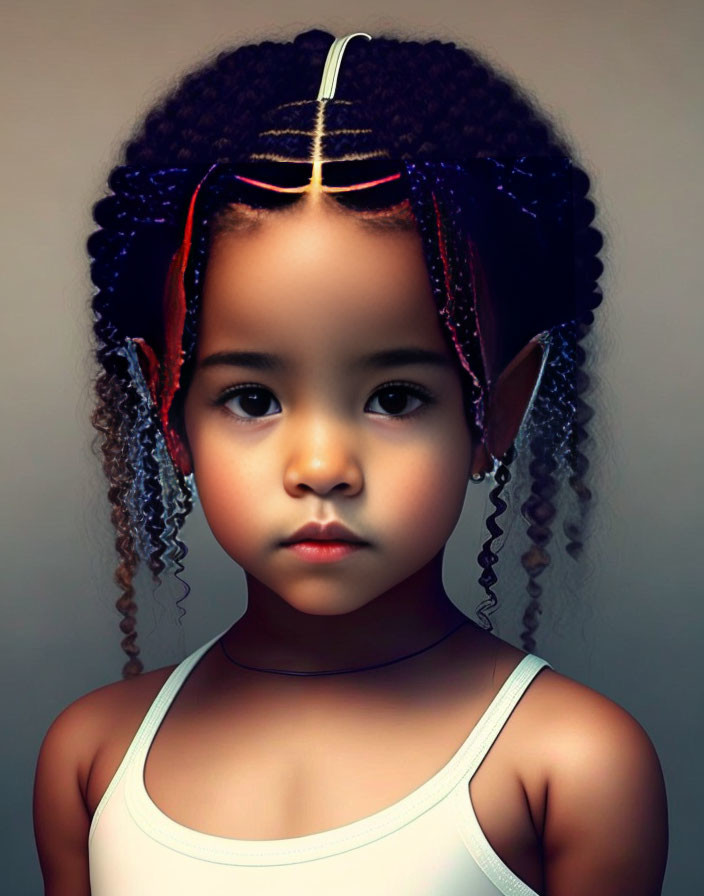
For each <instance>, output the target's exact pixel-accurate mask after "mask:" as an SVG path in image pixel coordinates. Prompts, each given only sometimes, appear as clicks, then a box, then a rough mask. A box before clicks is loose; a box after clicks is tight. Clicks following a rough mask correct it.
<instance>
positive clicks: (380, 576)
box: [185, 200, 472, 615]
mask: <svg viewBox="0 0 704 896" xmlns="http://www.w3.org/2000/svg"><path fill="white" fill-rule="evenodd" d="M185 429H186V435H187V439H188V448H189V451H190V453H191V458H192V462H193V470H194V475H195V479H196V485H197V488H198V493H199V497H200V502H201V504H202V507H203V511H204V513H205V516H206V519H207V520H208V523H209V525H210V527H211V529H212V531H213V534H214V535H215V538H216V539H217V540H218V542H219V543H220V544H221V545H222V547H223V548H224V549H225V551H227V553H228V554H229V555H230V556H231V557H232V558H233V559H234V560H235V561H237V563H239V564H240V565H241V566H242V567H243V568H244V570H245V571H246V572H247V574H248V579H249V581H250V600H251V598H252V584H253V583H254V586H255V587H260V586H264V587H265V588H267V589H270V590H271V591H273V592H274V593H275V594H276V595H278V596H279V597H280V598H282V599H283V600H284V601H286V602H287V603H288V604H289V605H291V606H292V607H294V608H296V609H297V610H299V611H302V612H304V613H309V614H315V615H339V614H344V613H349V612H351V611H353V610H356V609H358V608H360V607H362V606H364V605H366V604H368V603H369V602H370V601H372V600H374V599H375V598H376V597H378V596H379V595H381V594H383V593H384V592H385V591H387V590H388V589H390V588H392V587H394V586H396V585H398V584H399V583H402V582H403V581H404V580H405V579H406V578H408V577H409V576H411V575H413V574H414V573H416V572H417V571H419V570H421V569H422V568H423V567H424V566H425V565H426V564H428V563H429V562H430V561H431V560H433V558H436V556H437V555H438V553H439V552H441V551H442V549H443V547H444V545H445V542H446V541H447V539H448V537H449V536H450V534H451V533H452V530H453V529H454V527H455V525H456V523H457V520H458V518H459V515H460V512H461V509H462V505H463V500H464V496H465V490H466V487H467V481H468V477H469V475H470V472H471V468H470V467H471V455H472V445H471V439H470V432H469V429H468V426H467V423H466V421H465V418H464V413H463V407H462V390H461V384H460V377H459V372H458V366H457V361H456V359H455V358H454V356H453V354H452V353H451V351H450V350H449V349H448V347H447V346H446V344H445V341H444V339H443V336H442V331H441V328H440V322H439V320H438V318H437V315H436V311H435V306H434V302H433V298H432V292H431V288H430V285H429V282H428V278H427V273H426V268H425V263H424V259H423V253H422V248H421V242H420V238H419V237H418V235H417V234H416V233H415V232H413V231H409V230H403V229H389V228H387V229H381V228H379V227H377V228H374V227H372V226H370V225H369V224H364V223H363V222H362V221H361V220H360V219H359V218H358V217H357V216H355V215H354V214H351V213H349V212H344V211H342V210H340V209H338V208H337V206H335V205H334V204H333V203H332V202H329V201H328V200H321V201H317V202H316V201H305V202H301V203H299V204H297V205H296V206H294V207H293V208H291V209H288V210H286V211H281V212H275V213H268V214H266V215H264V216H263V219H262V221H261V223H259V224H258V225H256V226H254V227H253V228H251V229H248V230H244V231H243V232H230V233H220V234H219V235H218V236H217V237H216V238H215V240H214V244H213V247H212V251H211V256H210V259H209V263H208V268H207V274H206V279H205V283H204V290H203V306H202V313H201V318H200V330H199V337H198V346H197V365H196V369H195V373H194V376H193V379H192V381H191V384H190V388H189V391H188V395H187V398H186V403H185ZM333 520H334V521H338V522H341V523H342V524H343V525H344V526H346V527H347V528H348V529H350V530H352V532H353V533H355V534H356V535H357V536H358V537H359V538H360V539H362V540H363V541H364V542H365V543H366V544H365V545H364V546H362V547H359V548H357V549H355V550H354V551H352V552H351V553H348V554H347V555H346V556H343V557H342V558H341V559H327V560H325V561H324V562H311V561H310V560H309V559H306V558H305V557H304V556H302V555H301V553H300V552H298V551H297V550H295V549H292V548H291V547H289V546H285V545H283V544H282V543H283V542H284V541H286V540H287V539H290V538H291V536H292V535H293V534H294V533H295V532H296V530H297V529H299V528H300V527H301V526H303V525H304V524H306V523H309V522H320V523H326V522H330V521H333Z"/></svg>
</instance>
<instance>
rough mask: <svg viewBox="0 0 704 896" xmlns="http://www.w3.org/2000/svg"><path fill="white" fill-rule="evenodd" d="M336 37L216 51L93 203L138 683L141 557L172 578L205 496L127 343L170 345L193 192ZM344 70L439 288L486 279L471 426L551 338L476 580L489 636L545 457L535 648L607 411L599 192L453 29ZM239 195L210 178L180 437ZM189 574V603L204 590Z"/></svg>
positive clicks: (192, 272)
mask: <svg viewBox="0 0 704 896" xmlns="http://www.w3.org/2000/svg"><path fill="white" fill-rule="evenodd" d="M332 39H333V38H332V36H331V35H329V34H326V33H324V32H322V31H317V30H314V31H308V32H306V33H303V34H300V35H298V36H297V37H296V38H295V39H294V40H293V41H291V42H288V43H274V42H271V41H265V42H263V43H260V44H256V45H246V46H241V47H238V48H236V49H234V50H228V51H225V52H221V53H219V54H218V55H217V56H216V57H215V58H214V59H212V60H211V61H209V62H207V63H206V64H204V65H203V66H202V67H201V68H199V69H198V70H196V71H193V72H192V73H190V74H188V75H187V76H185V77H184V78H183V79H182V80H181V81H180V82H179V83H178V84H177V85H176V86H175V87H174V88H173V89H172V90H171V91H170V92H169V93H168V94H167V95H166V96H165V97H164V98H163V99H162V100H161V101H160V102H159V103H158V104H157V105H156V106H155V107H154V108H153V109H152V110H151V111H150V112H149V113H148V114H147V116H146V118H145V119H144V121H143V122H142V123H141V124H140V125H139V128H138V130H137V132H136V133H135V134H134V135H133V136H132V138H131V139H130V140H129V141H128V142H127V143H126V145H125V147H124V150H123V164H120V165H118V166H117V167H115V168H114V169H113V171H112V172H111V174H110V176H109V178H108V186H109V189H110V192H109V195H107V196H106V197H105V198H103V199H101V200H100V201H98V202H97V203H96V204H95V206H94V212H93V213H94V219H95V221H96V223H97V224H98V225H99V228H100V229H99V230H98V231H96V232H95V233H93V234H92V235H91V237H90V238H89V240H88V252H89V255H90V257H91V259H92V263H91V275H92V280H93V283H94V284H95V286H96V291H95V294H94V296H93V298H92V308H93V313H94V321H95V322H94V333H95V340H96V347H95V356H96V359H97V362H98V365H99V373H98V376H97V379H96V383H95V388H96V394H97V406H96V409H95V411H94V413H93V416H92V422H93V425H94V427H95V428H96V430H98V433H99V437H100V440H101V451H102V457H103V469H104V471H105V474H106V476H107V478H108V482H109V491H108V497H109V500H110V502H111V504H112V507H113V510H112V521H113V523H114V525H115V528H116V531H117V538H116V548H117V551H118V554H119V556H120V563H119V565H118V567H117V570H116V573H115V581H116V582H117V584H118V586H119V587H120V589H121V594H120V597H119V599H118V600H117V608H118V610H119V612H120V613H121V615H122V617H123V618H122V620H121V622H120V628H121V630H122V632H123V634H124V638H123V640H122V648H123V650H124V651H125V653H126V654H127V655H128V657H129V661H128V662H127V663H126V665H125V666H124V668H123V676H124V677H126V678H127V677H132V676H134V675H138V674H139V673H140V672H141V671H142V668H143V666H142V663H141V662H140V660H139V659H138V656H137V655H138V653H139V648H138V646H137V645H136V643H135V641H136V627H135V618H136V609H137V607H136V603H135V601H134V588H133V584H132V582H133V578H134V575H135V573H136V570H137V567H138V565H139V561H140V560H143V561H144V562H145V563H146V564H147V566H148V568H149V570H150V571H151V574H152V577H153V579H154V581H155V583H156V584H157V585H158V584H160V583H161V574H162V573H163V572H164V571H165V570H174V571H175V575H176V577H177V578H179V573H181V572H183V569H184V567H183V563H182V561H183V559H184V557H185V555H186V553H187V547H186V545H185V544H184V543H183V542H182V541H181V540H180V539H179V532H180V530H181V528H182V526H183V524H184V522H185V520H186V517H187V516H188V514H189V513H190V511H191V509H192V507H193V494H192V483H191V482H189V478H188V477H187V476H186V475H184V473H183V472H182V471H181V470H180V469H178V468H177V466H176V465H174V463H173V462H172V459H171V457H170V456H169V452H168V449H167V445H166V443H165V440H164V431H163V428H162V426H161V422H160V419H159V416H158V413H157V409H156V407H155V405H154V402H153V401H150V396H149V394H148V392H147V390H146V388H145V381H144V378H143V376H142V374H143V369H140V367H139V362H138V361H137V356H136V353H134V352H131V351H130V350H127V349H126V348H125V346H126V340H130V339H133V338H134V339H140V340H144V342H145V343H147V344H148V345H149V346H152V347H153V348H154V349H155V351H156V354H157V355H160V354H163V352H164V351H165V335H164V315H163V309H162V305H161V303H160V299H161V297H162V294H163V292H164V283H165V280H166V276H167V271H168V270H169V263H170V261H171V259H172V256H173V255H174V252H175V251H176V250H177V248H178V247H179V245H180V243H181V240H182V238H183V228H184V220H185V218H186V214H187V212H188V209H189V203H190V202H191V199H192V196H193V193H194V189H195V188H196V186H197V185H198V184H199V183H201V182H202V181H203V178H204V175H206V173H207V172H209V171H210V170H212V166H213V165H215V164H216V163H217V164H229V163H234V162H238V161H241V160H243V159H247V158H248V157H249V153H250V151H251V147H252V146H253V145H254V144H255V142H256V141H257V139H258V138H259V139H260V140H261V138H260V135H261V132H262V131H264V130H265V129H266V127H267V122H268V120H269V117H270V113H271V110H273V109H275V108H277V107H280V106H282V104H285V103H294V102H296V101H300V100H305V99H311V98H313V97H314V96H315V94H316V91H317V88H318V85H319V83H320V77H321V72H322V68H323V64H324V61H325V58H326V55H327V52H328V49H329V47H330V44H331V42H332ZM343 72H344V77H343V78H342V79H341V83H340V86H339V88H338V92H337V95H336V96H337V97H340V98H342V101H343V102H347V101H352V102H354V101H359V103H361V104H362V106H363V109H364V114H365V116H366V118H367V120H368V121H369V122H370V124H371V126H372V129H373V131H374V135H375V139H376V140H377V142H378V144H379V145H382V146H384V147H386V148H387V149H388V154H389V157H390V158H393V159H397V160H400V161H403V163H404V164H405V166H406V167H405V170H406V172H407V174H408V177H409V181H410V183H411V185H412V187H413V189H416V188H417V196H416V198H415V199H414V200H413V202H412V206H413V220H414V222H415V225H417V227H418V230H419V232H420V233H421V236H422V237H423V240H424V245H425V249H426V260H427V262H428V268H429V273H430V276H431V281H433V283H435V282H436V281H438V282H439V281H440V279H442V278H443V277H444V278H445V280H446V281H448V282H449V284H450V287H449V289H450V292H454V291H456V292H457V294H458V295H459V294H461V293H462V291H463V290H464V291H465V292H468V291H471V289H473V288H474V286H476V284H477V283H478V282H479V281H480V280H484V281H485V282H486V285H487V289H488V295H489V296H490V300H487V301H491V302H492V303H493V304H492V306H491V310H492V314H493V318H492V319H493V320H494V324H493V326H494V334H493V343H492V346H491V352H490V355H491V358H492V364H493V370H492V371H487V372H486V373H487V379H486V382H484V383H481V382H478V381H477V378H476V377H475V376H474V374H473V373H472V372H471V371H472V370H474V369H477V368H476V365H475V364H474V363H472V367H471V369H470V366H469V365H465V369H463V370H462V377H463V388H464V394H465V411H466V415H467V421H468V424H469V426H470V428H471V429H472V435H473V436H478V437H481V435H482V432H481V430H480V429H479V428H478V426H477V413H478V409H481V407H483V402H484V399H485V397H486V396H485V395H484V393H485V392H486V391H487V385H488V384H490V375H491V374H492V373H495V372H496V371H500V370H502V369H503V367H504V366H505V365H506V364H507V363H508V361H510V360H511V359H512V358H513V357H514V356H515V354H516V352H517V351H518V350H519V349H520V348H522V347H523V346H524V345H525V344H526V342H527V341H528V339H530V338H532V337H534V336H535V335H536V333H539V332H542V333H544V334H549V339H546V340H545V342H544V343H543V345H544V346H547V347H548V348H547V355H546V356H545V358H544V361H543V370H542V375H541V377H540V380H539V386H538V387H536V391H535V393H534V395H533V397H532V401H531V404H530V407H529V413H527V414H526V419H525V420H524V422H523V426H522V427H521V430H520V432H519V437H518V439H517V440H516V442H515V443H514V444H513V445H511V447H510V448H509V449H508V451H507V452H506V453H505V454H504V456H503V457H502V458H499V459H497V464H498V465H497V467H496V468H495V471H494V476H495V482H496V487H495V488H494V489H493V490H492V491H491V493H490V499H491V501H492V504H493V505H494V507H495V510H494V513H493V514H492V515H491V516H490V517H489V518H488V519H487V527H488V529H489V532H490V537H489V539H487V541H486V542H485V543H484V545H483V547H482V551H481V553H480V555H479V558H478V559H479V563H480V565H481V567H482V570H483V572H482V575H481V577H480V579H479V583H480V584H481V586H482V587H483V588H484V589H485V591H486V593H487V595H488V599H487V600H485V601H484V602H483V603H482V604H481V605H480V607H479V608H478V610H477V613H478V615H479V617H480V618H481V620H482V623H483V625H484V626H485V627H486V628H488V629H489V630H490V631H491V630H492V626H491V622H490V620H489V618H488V614H487V612H486V611H490V610H492V609H493V608H494V607H495V605H496V603H497V599H496V595H495V594H494V592H493V591H492V586H493V585H495V584H496V581H497V578H496V573H495V572H494V570H493V566H494V565H495V564H496V562H497V560H498V556H497V553H496V552H495V551H493V550H492V546H493V544H494V542H495V540H496V539H497V538H499V537H500V536H501V535H502V534H503V530H502V529H501V528H500V527H499V526H498V524H497V522H496V519H497V517H498V516H499V515H500V514H501V513H503V512H504V511H505V510H506V508H507V503H506V502H505V501H504V500H503V499H502V497H501V494H502V491H503V489H504V488H505V487H506V485H507V483H508V482H509V481H510V480H511V474H510V471H509V467H510V466H511V464H512V462H513V461H514V459H515V458H516V457H517V456H518V455H524V456H527V455H528V452H529V453H530V461H529V476H530V480H531V484H530V494H529V496H528V497H527V499H526V500H525V501H524V502H523V503H522V505H521V513H522V515H523V517H524V519H525V520H526V522H528V523H529V526H528V530H527V531H528V536H529V538H530V540H531V543H532V544H531V548H530V550H528V551H527V552H526V553H525V554H524V555H523V556H522V558H521V563H522V565H523V567H524V569H525V571H526V573H527V574H528V578H529V581H528V595H529V602H528V605H527V608H526V610H525V615H524V617H523V623H524V632H523V635H522V638H523V646H524V648H525V649H526V650H528V651H532V650H534V648H535V639H534V633H535V630H536V627H537V620H538V616H539V614H540V612H541V606H540V597H541V593H542V588H541V587H540V585H539V584H538V582H537V581H536V580H537V578H538V576H539V575H540V574H541V573H542V572H543V570H544V569H545V568H546V567H547V566H548V565H549V563H550V556H549V554H548V552H547V550H546V545H547V544H548V542H549V541H550V539H551V537H552V530H551V525H553V524H554V519H555V515H556V506H555V504H554V499H555V497H556V495H557V492H558V489H559V482H560V478H561V477H564V476H566V477H567V480H568V484H569V486H570V488H571V490H572V492H573V494H574V496H576V499H577V501H578V506H579V512H578V514H577V517H576V518H575V519H570V520H568V521H566V522H565V523H564V525H563V529H564V532H565V534H566V535H567V537H568V539H569V542H568V544H567V546H566V550H567V553H568V554H569V555H570V556H571V557H573V558H575V559H576V558H577V557H578V556H579V554H580V552H581V548H582V531H583V525H584V522H585V518H586V509H587V507H588V504H589V501H590V498H591V492H590V490H589V488H588V487H587V486H586V484H585V482H584V477H585V474H586V472H587V469H588V466H589V464H588V461H587V459H586V457H585V455H584V454H583V452H582V447H583V442H584V441H585V439H586V438H587V433H586V430H585V424H586V423H587V422H588V420H589V418H590V416H591V414H592V410H591V408H590V407H589V406H588V405H587V404H586V403H585V402H584V401H583V400H582V398H581V397H580V396H581V395H582V394H583V393H584V392H585V390H586V389H587V387H588V385H589V379H588V377H587V376H586V374H585V373H584V371H583V370H582V367H583V365H584V363H585V359H586V354H585V351H584V348H583V347H582V346H580V344H579V343H580V341H582V340H583V339H584V338H585V337H586V336H587V335H588V333H589V331H590V327H591V325H592V323H593V320H594V318H593V314H592V309H594V308H595V307H596V306H597V305H598V304H599V302H600V300H601V294H600V292H599V289H598V286H597V280H598V278H599V276H600V274H601V272H602V265H601V262H600V261H599V259H598V253H599V250H600V249H601V246H602V237H601V234H600V232H599V231H598V230H597V229H596V228H594V227H592V226H590V225H591V222H592V220H593V219H594V215H595V208H594V205H593V203H592V202H591V201H590V200H589V199H588V198H587V194H588V192H589V179H588V177H587V175H586V174H585V173H584V171H583V170H582V169H581V168H580V167H579V166H578V165H577V164H576V163H575V161H574V152H573V151H572V150H571V149H570V148H569V147H568V145H567V142H566V141H565V140H564V138H562V137H561V136H560V135H559V134H558V133H557V130H556V128H555V126H554V125H552V124H551V123H550V122H549V120H548V119H547V118H546V116H545V115H544V114H543V113H541V112H540V111H538V110H537V109H536V108H535V106H534V104H533V102H532V101H531V100H530V98H529V97H528V96H527V95H526V94H525V93H524V92H523V91H522V90H521V88H520V87H518V86H517V85H515V84H513V83H510V82H509V80H508V79H507V78H506V77H504V76H503V75H501V74H500V73H498V72H496V71H495V70H493V69H492V68H491V67H490V66H489V65H488V64H487V63H486V62H485V61H483V60H482V59H481V58H480V56H479V55H478V54H477V53H475V52H472V51H468V50H465V49H461V48H459V47H457V46H455V44H453V43H443V42H440V41H437V40H432V41H429V42H425V43H423V42H418V41H400V40H395V39H386V38H375V39H374V40H373V41H371V42H368V43H367V42H366V41H364V42H362V41H358V42H356V43H353V44H352V45H350V48H349V50H347V53H346V56H345V62H344V66H343ZM296 139H297V138H296V137H295V136H294V135H292V136H290V137H284V138H279V144H282V143H283V144H285V143H286V141H287V140H288V141H289V142H290V146H288V147H287V151H290V152H291V153H294V152H295V150H296V147H295V145H294V144H295V141H296ZM341 140H342V143H343V144H344V142H345V141H349V145H348V146H347V147H345V146H344V145H343V146H342V149H343V150H344V149H345V148H347V150H348V151H349V152H353V151H354V149H355V142H354V139H353V138H351V137H349V136H346V137H343V138H341ZM421 182H422V183H431V184H435V187H434V192H433V198H434V201H436V207H435V212H436V218H437V222H438V224H437V228H436V229H433V228H434V225H433V223H432V220H433V219H432V208H431V207H430V206H429V205H427V203H426V205H425V206H424V205H423V202H422V201H421V199H419V198H417V197H418V196H420V195H421V194H420V192H418V191H420V189H421V188H420V187H419V186H418V185H419V184H421ZM414 184H415V186H413V185H414ZM414 195H416V194H414ZM427 195H428V193H427V191H426V196H427ZM468 197H469V198H468ZM230 201H232V194H231V193H228V189H227V185H226V179H222V178H221V179H220V180H219V179H218V177H214V178H212V183H211V184H210V185H209V187H208V190H207V191H204V198H203V200H202V202H201V205H200V207H199V214H198V216H197V221H194V229H193V240H192V244H191V252H190V257H189V262H188V267H187V269H186V271H185V274H184V279H183V283H184V287H185V292H186V295H187V296H188V303H187V310H186V319H185V325H184V331H183V352H184V363H183V368H182V371H181V381H180V384H179V388H178V391H177V392H176V394H175V396H174V400H173V406H172V407H171V410H170V411H169V420H170V421H172V422H173V426H174V428H175V430H176V431H178V432H182V431H183V402H184V398H185V394H186V392H187V389H188V384H189V381H190V377H191V375H192V372H193V356H194V346H195V341H196V335H197V323H198V310H199V295H200V290H201V287H202V283H203V278H204V274H205V268H206V263H207V257H208V248H209V245H210V241H211V239H212V233H213V228H214V227H216V226H218V222H219V221H221V220H222V217H221V213H222V210H223V208H225V207H226V206H227V204H228V202H230ZM437 202H439V203H440V205H441V208H439V207H438V206H437ZM389 217H390V220H394V218H395V219H396V220H402V219H403V213H402V212H399V210H398V208H396V209H395V210H394V209H392V210H391V211H390V212H389ZM431 230H432V233H431ZM465 232H469V233H471V234H472V243H471V245H470V249H469V252H468V251H467V245H466V243H464V244H463V243H462V240H461V234H462V233H465ZM458 235H460V237H458ZM433 240H434V241H435V242H433ZM429 247H430V248H429ZM439 288H440V287H438V289H439ZM453 301H454V300H453ZM453 301H450V300H449V296H448V303H447V306H446V307H445V308H444V309H439V313H440V314H441V315H442V314H444V315H445V320H446V324H447V326H448V328H449V331H450V332H452V334H453V339H454V340H455V348H456V349H457V350H458V354H460V357H461V356H462V352H461V349H460V345H464V344H465V342H464V341H463V340H465V338H466V339H467V340H469V339H470V338H471V336H472V333H471V332H470V330H471V325H472V322H471V320H470V318H469V317H467V316H466V312H462V310H461V308H460V306H459V304H457V303H455V304H453ZM551 303H552V304H551ZM477 305H478V306H479V299H477ZM487 308H488V305H484V306H482V308H480V307H477V314H480V313H481V314H483V315H486V314H487ZM497 309H502V310H499V311H497ZM494 312H496V313H495V314H494ZM463 313H464V314H465V317H463ZM474 336H475V337H476V332H475V333H474ZM130 344H132V343H130ZM478 363H479V364H481V358H480V359H479V362H478ZM180 581H181V582H182V583H183V585H184V587H185V593H184V595H183V597H182V598H181V599H180V600H183V598H185V597H186V596H187V594H188V591H189V590H190V589H189V586H188V584H187V583H185V582H183V580H182V579H180ZM179 603H180V601H179Z"/></svg>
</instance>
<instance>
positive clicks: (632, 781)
mask: <svg viewBox="0 0 704 896" xmlns="http://www.w3.org/2000/svg"><path fill="white" fill-rule="evenodd" d="M550 727H551V728H552V731H551V735H552V736H551V737H550V747H549V750H550V760H551V761H550V772H549V775H548V791H547V809H546V815H545V829H544V833H543V854H544V862H545V896H595V894H598V896H626V894H628V896H660V893H661V891H662V882H663V877H664V874H665V865H666V862H667V850H668V824H667V796H666V792H665V783H664V780H663V774H662V769H661V767H660V762H659V760H658V756H657V753H656V752H655V748H654V747H653V744H652V743H651V741H650V739H649V737H648V735H647V734H646V732H645V731H644V730H643V728H642V727H641V726H640V724H639V723H638V722H637V721H636V720H635V719H634V718H633V717H632V716H631V715H629V714H628V713H627V712H626V711H625V710H623V709H622V708H621V707H620V706H618V704H616V703H612V702H611V701H610V700H608V699H606V698H604V697H602V696H601V695H598V694H593V695H590V699H587V700H584V701H583V702H582V701H580V708H579V710H578V711H577V713H576V714H573V713H563V714H562V717H561V718H560V719H559V720H558V721H556V723H555V726H554V728H553V726H550Z"/></svg>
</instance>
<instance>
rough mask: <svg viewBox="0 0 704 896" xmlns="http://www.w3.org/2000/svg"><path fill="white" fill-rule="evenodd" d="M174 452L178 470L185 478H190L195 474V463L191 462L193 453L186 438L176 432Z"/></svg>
mask: <svg viewBox="0 0 704 896" xmlns="http://www.w3.org/2000/svg"><path fill="white" fill-rule="evenodd" d="M172 450H173V455H174V457H173V460H174V463H175V464H176V466H177V467H178V469H179V470H180V471H181V472H182V473H183V475H184V476H190V474H191V473H192V472H193V461H192V460H191V452H190V450H189V448H188V441H187V439H186V438H185V436H182V435H180V434H179V433H177V432H174V434H173V440H172Z"/></svg>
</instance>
